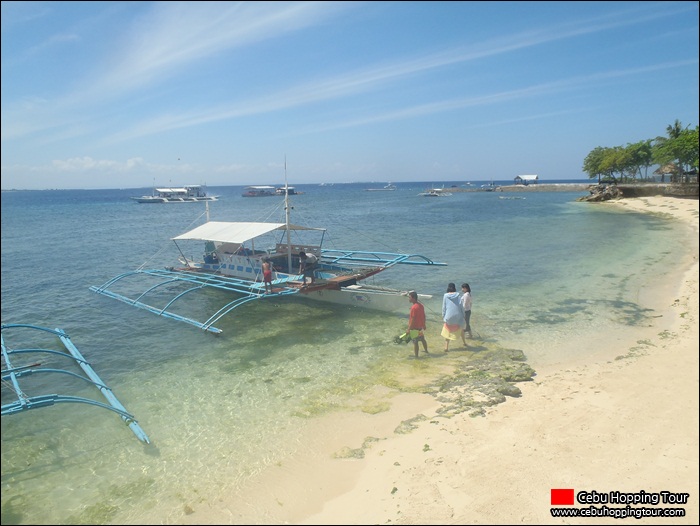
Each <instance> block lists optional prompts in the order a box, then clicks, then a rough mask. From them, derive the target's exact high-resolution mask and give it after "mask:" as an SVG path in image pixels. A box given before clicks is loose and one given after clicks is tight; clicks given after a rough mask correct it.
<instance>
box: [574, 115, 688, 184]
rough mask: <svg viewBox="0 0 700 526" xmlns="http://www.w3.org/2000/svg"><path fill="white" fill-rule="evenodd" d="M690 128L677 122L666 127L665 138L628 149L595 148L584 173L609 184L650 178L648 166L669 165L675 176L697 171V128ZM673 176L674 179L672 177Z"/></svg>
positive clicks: (633, 145)
mask: <svg viewBox="0 0 700 526" xmlns="http://www.w3.org/2000/svg"><path fill="white" fill-rule="evenodd" d="M689 127H690V125H688V126H686V127H685V128H683V125H682V124H681V122H680V121H679V120H676V121H675V122H674V123H673V124H670V125H668V126H667V127H666V133H667V135H668V137H656V139H647V140H643V141H639V142H636V143H628V144H627V146H614V147H603V146H597V147H596V148H594V149H593V150H591V152H590V153H589V154H588V155H587V156H586V158H585V159H584V161H583V171H584V172H586V173H587V174H588V177H589V178H590V179H594V178H596V177H597V178H598V181H599V182H600V181H601V178H602V179H603V180H608V181H612V182H615V183H616V182H618V181H619V182H625V181H635V180H636V179H637V178H639V179H640V180H647V179H649V176H648V170H649V167H650V166H652V165H654V164H658V165H661V166H663V165H668V164H669V163H670V164H672V165H673V166H674V167H675V169H674V170H673V171H674V172H675V173H676V176H675V177H678V176H681V175H683V174H685V181H687V174H688V173H689V172H693V171H694V172H695V173H696V174H697V172H698V157H699V153H700V145H699V143H698V126H696V127H695V129H694V130H691V129H689ZM675 177H674V178H675Z"/></svg>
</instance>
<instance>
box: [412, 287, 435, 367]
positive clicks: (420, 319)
mask: <svg viewBox="0 0 700 526" xmlns="http://www.w3.org/2000/svg"><path fill="white" fill-rule="evenodd" d="M408 300H409V301H410V302H411V310H410V312H409V314H408V334H409V336H410V337H411V340H413V353H414V354H415V355H416V358H418V342H421V343H422V344H423V350H424V351H425V352H426V353H428V354H430V353H429V352H428V342H426V341H425V335H424V334H423V331H425V308H424V307H423V304H422V303H421V302H420V301H418V294H417V293H416V291H415V290H412V291H410V292H409V293H408Z"/></svg>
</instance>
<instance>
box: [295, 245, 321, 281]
mask: <svg viewBox="0 0 700 526" xmlns="http://www.w3.org/2000/svg"><path fill="white" fill-rule="evenodd" d="M316 263H318V258H317V257H316V256H315V255H314V254H307V253H306V252H304V251H303V250H300V251H299V273H300V274H304V284H303V285H302V288H305V287H306V278H311V282H310V285H313V284H314V281H316V278H315V277H314V269H315V268H316Z"/></svg>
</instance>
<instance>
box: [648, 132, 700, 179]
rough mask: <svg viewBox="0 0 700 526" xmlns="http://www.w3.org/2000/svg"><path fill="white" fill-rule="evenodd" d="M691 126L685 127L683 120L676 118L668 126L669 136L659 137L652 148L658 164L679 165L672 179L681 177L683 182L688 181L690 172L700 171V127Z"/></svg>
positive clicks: (654, 158)
mask: <svg viewBox="0 0 700 526" xmlns="http://www.w3.org/2000/svg"><path fill="white" fill-rule="evenodd" d="M689 126H690V125H688V126H686V127H685V128H683V126H682V124H681V122H680V121H678V120H676V122H675V123H674V124H672V125H668V126H667V127H666V132H667V133H668V137H657V138H656V140H655V142H654V145H653V148H652V155H653V160H654V162H655V163H656V164H660V165H664V164H668V163H673V164H675V165H676V166H677V167H678V170H677V173H678V175H677V176H672V180H677V178H678V177H680V178H681V181H682V182H687V181H688V175H689V173H690V172H691V171H695V172H696V173H697V171H698V157H699V152H700V145H699V143H698V127H697V126H696V127H695V129H694V130H689V129H688V128H689Z"/></svg>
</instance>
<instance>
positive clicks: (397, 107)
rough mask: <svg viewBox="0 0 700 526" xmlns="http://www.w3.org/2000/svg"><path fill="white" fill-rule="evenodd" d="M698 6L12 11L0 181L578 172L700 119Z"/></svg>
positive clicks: (21, 184)
mask: <svg viewBox="0 0 700 526" xmlns="http://www.w3.org/2000/svg"><path fill="white" fill-rule="evenodd" d="M698 41H699V35H698V3H697V2H425V3H424V2H329V3H324V2H309V3H306V2H289V3H287V2H270V3H267V2H250V3H249V2H211V3H209V2H173V3H169V2H153V3H151V2H2V76H1V83H2V92H1V97H2V188H3V189H8V188H26V189H43V188H143V187H150V186H151V185H153V184H154V183H155V184H157V185H166V184H173V185H176V184H177V185H180V184H208V185H209V186H220V185H245V184H273V185H274V184H283V183H284V173H285V168H284V165H285V159H286V163H287V177H288V180H289V184H303V183H321V182H361V181H482V180H490V179H492V178H493V179H495V180H502V179H505V180H508V179H512V178H513V177H515V176H516V175H519V174H538V175H539V176H540V179H541V180H542V181H544V182H546V181H547V180H553V179H578V178H582V177H586V175H585V174H584V173H583V172H582V170H581V167H582V165H583V160H584V158H585V157H586V155H588V153H589V152H590V151H591V150H592V149H593V148H595V147H597V146H610V147H612V146H618V145H626V144H627V143H633V142H637V141H640V140H645V139H652V138H654V137H656V136H659V135H665V133H666V126H668V125H669V124H672V123H673V122H674V121H675V120H676V119H678V120H680V121H681V122H682V123H683V124H684V125H686V124H690V125H691V126H693V127H694V126H696V125H697V124H698V99H699V93H698Z"/></svg>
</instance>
